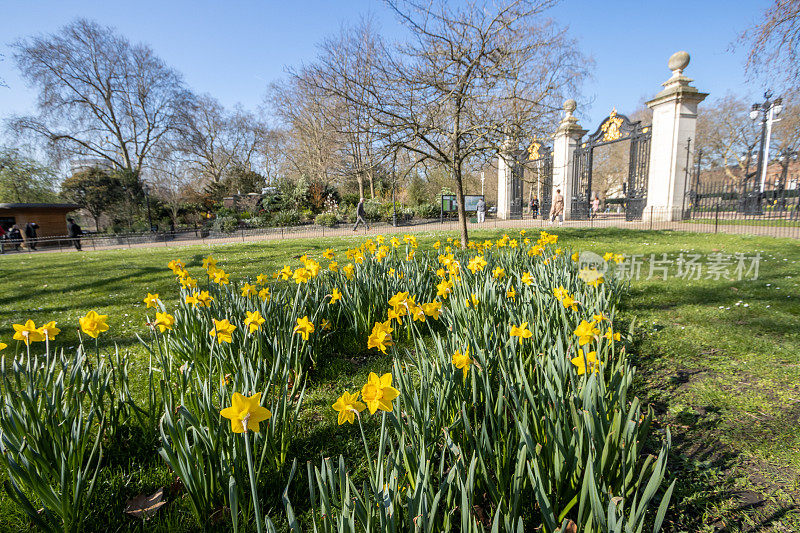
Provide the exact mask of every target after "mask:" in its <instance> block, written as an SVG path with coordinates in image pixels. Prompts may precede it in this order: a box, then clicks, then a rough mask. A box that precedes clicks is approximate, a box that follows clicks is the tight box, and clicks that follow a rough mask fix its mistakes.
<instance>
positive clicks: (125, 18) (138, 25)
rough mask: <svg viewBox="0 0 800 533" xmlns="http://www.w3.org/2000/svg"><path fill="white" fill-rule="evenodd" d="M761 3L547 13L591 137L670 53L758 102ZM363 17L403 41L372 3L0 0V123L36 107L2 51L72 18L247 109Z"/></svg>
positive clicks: (645, 85)
mask: <svg viewBox="0 0 800 533" xmlns="http://www.w3.org/2000/svg"><path fill="white" fill-rule="evenodd" d="M767 3H768V2H767V1H766V0H749V1H732V0H728V1H719V0H694V1H684V0H672V1H670V2H655V1H651V0H639V1H633V0H626V1H617V0H607V1H601V0H594V1H584V0H565V1H563V2H562V3H561V4H560V5H558V6H556V7H555V8H554V9H552V10H551V12H550V16H551V17H552V18H554V19H555V20H557V21H558V22H560V23H561V24H562V25H566V26H568V27H569V30H570V34H571V36H572V37H574V38H576V39H577V40H578V42H579V46H580V47H581V49H582V51H583V52H584V53H585V54H586V55H589V56H591V57H592V58H593V59H594V61H595V68H594V76H593V79H591V80H589V82H588V83H587V84H586V86H585V89H584V95H583V98H582V99H581V100H579V106H580V107H579V111H580V112H581V123H582V125H583V126H584V127H585V128H587V129H589V130H594V129H595V128H596V127H597V125H598V123H599V122H600V120H601V119H602V118H603V117H605V116H606V115H607V114H608V112H609V111H610V110H611V108H612V107H616V108H617V110H618V111H620V112H623V113H624V112H630V111H633V110H634V109H635V108H636V107H638V105H639V103H640V102H641V101H642V100H644V99H646V98H648V97H650V96H652V95H654V94H655V93H656V92H658V90H660V88H661V87H660V84H661V83H662V82H663V81H665V80H666V79H667V78H668V77H669V75H670V73H669V71H668V70H667V68H666V63H667V59H668V58H669V56H670V55H671V54H672V53H673V52H675V51H677V50H686V51H688V52H689V53H690V54H691V56H692V61H691V64H690V65H689V68H688V69H687V70H686V72H685V74H686V75H688V76H689V77H691V78H694V79H695V80H696V81H695V85H696V86H697V87H698V88H699V89H701V90H703V91H705V92H709V93H711V96H712V97H714V96H722V95H724V94H725V93H726V92H733V93H737V94H742V95H746V96H748V97H750V98H757V97H758V96H760V94H761V93H763V90H764V88H763V87H761V86H758V85H753V84H747V83H746V82H745V80H744V73H743V64H744V51H743V50H736V52H735V53H732V52H730V51H729V48H730V45H731V44H732V43H733V42H734V40H735V39H736V36H737V34H738V33H739V32H740V31H741V30H743V29H744V28H745V27H746V26H747V25H749V24H750V23H752V22H753V21H754V20H757V19H758V17H759V14H760V12H761V10H763V9H764V8H765V7H766V5H767ZM367 12H371V13H372V14H373V15H374V16H375V18H376V19H377V21H378V23H379V24H380V25H381V28H382V30H383V31H384V33H386V34H388V35H393V36H396V35H399V34H400V31H401V30H400V29H399V26H398V24H397V22H396V21H395V19H394V17H393V16H392V14H391V13H389V12H388V10H387V9H386V8H385V7H384V6H383V4H382V3H380V2H378V1H376V0H350V1H347V2H343V1H342V2H334V1H327V2H326V1H321V0H316V1H305V0H295V1H274V0H263V1H255V0H253V1H238V0H237V1H216V2H211V1H204V0H194V1H184V0H160V1H151V0H138V1H136V2H119V1H113V0H112V1H108V0H106V1H96V0H93V1H89V0H84V1H70V0H62V1H43V0H39V1H37V0H30V1H22V0H0V53H2V54H3V55H4V56H5V58H4V60H3V61H0V78H2V79H4V80H5V81H6V83H7V84H8V85H9V87H8V88H5V87H0V117H6V116H8V115H9V114H11V113H24V112H29V111H32V110H33V106H34V102H35V94H34V93H33V92H32V91H30V89H28V88H27V87H26V86H25V84H24V82H23V81H22V80H21V79H20V78H19V76H18V75H17V73H16V69H15V67H14V65H13V59H12V58H11V49H10V48H9V46H8V45H9V44H10V43H11V42H13V41H14V40H16V39H17V38H20V37H25V36H27V35H32V34H37V33H49V32H53V31H55V30H57V29H58V28H59V27H60V26H62V25H64V24H65V23H67V22H69V21H70V20H72V19H74V18H76V17H87V18H91V19H94V20H97V21H98V22H100V23H102V24H106V25H110V26H114V27H116V28H117V29H118V31H120V33H122V34H124V35H125V36H127V37H128V38H129V39H131V40H132V41H143V42H146V43H148V44H150V45H151V46H152V47H153V49H154V50H155V51H156V53H157V54H159V55H160V56H161V57H162V58H163V59H164V60H166V62H167V63H169V64H170V65H172V66H173V67H175V68H176V69H178V70H179V71H180V72H182V73H183V75H184V77H185V79H186V81H187V82H188V84H189V86H190V87H192V88H193V89H194V90H195V91H197V92H200V93H203V92H207V93H210V94H212V95H213V96H215V97H217V98H219V99H220V101H222V102H223V103H224V104H225V105H229V106H232V105H234V104H236V103H241V104H242V105H243V106H244V107H246V108H251V109H254V108H256V107H257V106H258V105H259V103H260V102H261V99H262V96H263V94H264V91H265V88H266V86H267V84H268V83H269V82H270V81H272V80H275V79H277V78H280V77H281V76H282V75H283V68H284V66H286V65H293V64H298V63H300V62H303V61H308V60H311V59H313V57H314V54H315V45H316V43H317V42H319V41H320V39H321V38H323V37H324V36H326V35H328V34H330V33H332V32H335V31H337V30H338V28H339V27H340V25H341V24H342V23H346V22H348V21H354V20H357V19H358V17H359V16H360V15H361V14H363V13H367Z"/></svg>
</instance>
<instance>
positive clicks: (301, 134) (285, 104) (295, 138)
mask: <svg viewBox="0 0 800 533" xmlns="http://www.w3.org/2000/svg"><path fill="white" fill-rule="evenodd" d="M318 85H319V84H318V83H315V82H311V81H309V80H303V81H300V80H299V76H298V75H297V74H295V75H293V76H291V77H290V78H289V79H288V81H285V82H276V83H272V84H271V85H270V87H269V90H268V92H267V96H266V100H267V102H266V103H267V106H268V107H269V108H271V110H272V112H273V114H274V115H275V116H276V117H278V119H279V120H280V121H281V126H282V127H283V128H284V130H283V131H284V140H285V145H284V146H285V148H286V151H285V157H286V160H287V162H288V164H289V166H290V167H291V168H292V170H293V172H294V173H295V174H296V175H297V176H298V177H306V178H308V179H310V180H312V181H316V182H319V183H321V184H323V185H329V184H331V183H332V182H333V181H334V180H335V179H336V178H337V177H338V175H339V169H340V168H341V157H340V156H341V154H340V148H341V145H342V139H341V137H340V135H339V134H338V132H337V129H336V127H335V124H334V121H333V118H332V116H331V113H332V111H331V108H332V106H333V105H335V104H336V102H335V100H334V99H333V98H331V97H330V96H329V95H327V94H325V93H324V92H323V91H322V90H321V89H320V88H319V87H318Z"/></svg>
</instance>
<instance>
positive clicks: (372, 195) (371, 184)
mask: <svg viewBox="0 0 800 533" xmlns="http://www.w3.org/2000/svg"><path fill="white" fill-rule="evenodd" d="M373 174H374V172H373V171H372V170H370V171H369V174H367V175H368V176H369V194H370V198H372V199H373V200H374V199H375V180H374V179H372V175H373Z"/></svg>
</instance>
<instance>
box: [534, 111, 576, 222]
mask: <svg viewBox="0 0 800 533" xmlns="http://www.w3.org/2000/svg"><path fill="white" fill-rule="evenodd" d="M576 107H577V104H576V103H575V100H571V99H570V100H567V101H566V102H564V118H563V119H561V123H560V124H559V125H558V129H557V130H556V133H555V136H554V137H553V194H552V196H551V198H552V199H553V201H555V198H556V190H558V189H561V195H562V196H563V197H564V219H565V220H569V219H570V217H571V211H572V193H573V191H572V169H573V157H572V154H573V152H575V149H576V148H577V147H578V144H579V143H580V141H581V137H583V136H584V135H586V130H585V129H583V128H581V127H580V125H579V124H578V119H577V118H576V117H575V116H574V115H573V114H572V112H573V111H575V109H576ZM544 214H545V216H548V215H549V213H544Z"/></svg>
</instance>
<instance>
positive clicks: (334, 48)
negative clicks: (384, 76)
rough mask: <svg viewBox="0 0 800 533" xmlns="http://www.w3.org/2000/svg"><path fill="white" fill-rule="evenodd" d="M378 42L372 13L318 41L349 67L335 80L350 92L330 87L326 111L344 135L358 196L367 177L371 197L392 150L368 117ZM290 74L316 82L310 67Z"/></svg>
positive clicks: (373, 101) (328, 59) (329, 55)
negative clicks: (378, 174)
mask: <svg viewBox="0 0 800 533" xmlns="http://www.w3.org/2000/svg"><path fill="white" fill-rule="evenodd" d="M382 47H383V43H382V41H381V38H380V36H379V35H378V34H377V32H376V29H375V25H374V22H373V21H372V19H370V18H364V19H362V20H361V21H360V23H359V24H358V25H356V26H354V27H344V28H342V30H341V31H340V32H339V34H337V35H336V36H335V37H332V38H329V39H326V40H325V41H324V42H323V43H322V45H321V47H320V48H321V50H322V54H324V55H325V56H327V57H326V62H327V63H330V64H337V65H339V68H340V69H342V70H344V71H346V72H347V76H345V77H342V78H339V79H338V80H337V81H338V82H339V83H340V84H341V85H340V86H339V91H342V92H346V93H347V94H349V95H351V97H350V98H349V99H345V98H342V97H341V96H338V95H337V94H336V93H335V92H334V93H332V94H333V95H334V96H333V99H332V100H333V101H332V102H331V103H332V105H331V106H330V109H329V111H330V116H331V119H332V123H333V125H334V127H335V128H336V130H337V132H338V133H339V134H340V136H341V138H342V139H343V142H342V144H341V151H342V155H343V157H344V159H345V160H346V161H347V164H346V166H347V168H349V169H351V171H352V173H353V174H354V176H355V178H356V181H357V183H358V191H359V194H360V196H361V197H364V183H365V182H368V183H369V192H370V197H372V198H374V197H375V172H376V170H377V169H378V168H379V166H380V165H381V163H383V162H384V161H386V160H388V159H389V157H391V156H392V155H393V154H394V152H393V149H392V148H391V146H390V143H389V142H387V138H386V137H385V136H383V135H381V133H380V132H379V131H378V130H379V127H380V125H379V124H378V123H376V122H375V121H374V120H373V119H372V112H371V110H372V109H374V108H375V107H376V106H377V105H378V104H379V102H378V101H377V99H378V95H377V94H376V93H375V92H374V91H373V90H372V89H373V88H374V85H373V83H372V80H371V79H370V78H371V76H372V75H373V74H374V72H375V65H376V61H377V60H378V57H379V56H380V54H381V53H382ZM317 73H318V72H317ZM292 74H293V75H294V76H295V78H296V80H297V81H298V83H307V82H309V81H310V82H312V83H314V84H316V80H315V79H314V76H315V72H314V69H313V68H312V69H300V70H295V71H292ZM354 82H355V83H354ZM311 90H313V88H312V89H311ZM328 92H329V93H331V91H328Z"/></svg>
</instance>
